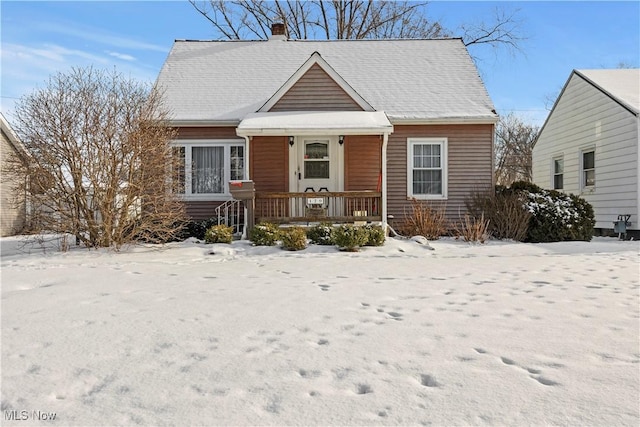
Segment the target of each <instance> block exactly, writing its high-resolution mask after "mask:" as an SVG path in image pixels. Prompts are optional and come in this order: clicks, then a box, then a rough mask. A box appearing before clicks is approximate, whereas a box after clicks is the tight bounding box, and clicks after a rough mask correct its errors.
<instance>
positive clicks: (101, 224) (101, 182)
mask: <svg viewBox="0 0 640 427" xmlns="http://www.w3.org/2000/svg"><path fill="white" fill-rule="evenodd" d="M167 117H168V116H167V112H166V111H165V110H164V109H163V106H162V96H161V93H160V92H159V91H158V90H155V89H154V88H151V87H149V86H148V85H146V84H142V83H138V82H136V81H134V80H131V79H128V78H125V77H124V76H123V75H122V74H119V73H117V72H116V71H115V70H114V71H112V72H107V71H101V70H96V69H93V68H85V69H72V70H71V71H70V72H68V73H66V74H65V73H58V74H56V75H53V76H52V77H50V78H49V81H48V84H47V85H46V87H44V88H42V89H38V90H36V91H34V92H32V93H31V94H29V95H26V96H24V97H23V98H21V99H20V100H19V101H18V103H17V104H16V108H15V126H14V127H15V130H16V133H17V134H18V135H19V136H20V138H21V140H22V141H23V143H24V145H25V148H26V149H27V151H28V152H29V153H30V155H31V158H30V162H29V164H28V165H27V166H26V169H25V166H23V165H22V164H21V163H19V162H17V161H11V162H9V166H8V167H7V168H5V169H6V170H3V174H4V173H11V174H18V175H20V174H25V173H27V174H28V176H29V177H30V179H29V182H28V184H26V185H25V188H24V190H25V191H26V193H27V195H28V197H29V198H30V200H32V203H31V204H32V206H33V209H34V210H35V211H34V216H35V218H34V222H35V225H36V226H37V227H38V228H39V230H40V231H47V232H55V233H71V234H73V235H75V236H76V238H77V239H78V240H79V241H80V242H82V243H83V244H85V245H87V246H89V247H115V248H119V247H120V246H121V245H122V244H125V243H128V242H132V241H134V240H138V239H142V240H145V241H162V240H167V239H170V238H171V237H172V236H173V235H174V234H175V233H176V232H177V231H178V230H179V229H180V228H181V226H182V221H183V220H184V218H185V213H184V207H183V205H182V203H181V201H180V200H178V199H177V198H176V196H175V194H176V193H177V192H174V191H173V188H171V187H172V185H174V184H173V183H179V180H178V179H176V180H172V179H171V176H170V173H172V171H178V170H179V168H178V167H173V165H174V162H175V161H178V160H179V159H177V158H176V156H174V155H173V153H172V150H171V147H170V145H169V143H170V141H171V139H173V137H174V136H175V131H174V130H173V129H172V128H170V127H169V126H168V125H167V124H168V122H167Z"/></svg>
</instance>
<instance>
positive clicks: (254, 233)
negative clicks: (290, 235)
mask: <svg viewBox="0 0 640 427" xmlns="http://www.w3.org/2000/svg"><path fill="white" fill-rule="evenodd" d="M249 240H251V242H253V244H254V245H256V246H274V245H275V244H276V243H277V242H278V240H280V228H279V227H278V225H277V224H272V223H270V222H261V223H260V224H258V225H256V226H254V227H253V229H252V230H251V233H250V235H249Z"/></svg>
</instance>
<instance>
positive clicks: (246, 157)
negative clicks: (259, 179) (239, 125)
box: [242, 136, 256, 239]
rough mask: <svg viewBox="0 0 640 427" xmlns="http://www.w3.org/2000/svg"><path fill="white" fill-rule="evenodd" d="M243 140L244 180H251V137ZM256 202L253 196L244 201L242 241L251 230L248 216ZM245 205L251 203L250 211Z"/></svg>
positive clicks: (251, 225)
mask: <svg viewBox="0 0 640 427" xmlns="http://www.w3.org/2000/svg"><path fill="white" fill-rule="evenodd" d="M244 140H245V144H244V179H245V180H247V181H248V180H250V179H251V171H250V170H249V165H250V164H251V163H250V162H249V160H250V158H249V151H250V149H249V144H250V142H251V137H250V136H245V137H244ZM255 201H256V197H255V195H254V196H253V198H252V199H251V200H250V201H249V200H245V202H244V228H243V230H242V239H248V238H249V227H251V228H253V224H254V222H255V219H254V218H249V215H251V216H253V215H254V214H255V213H254V212H255V211H254V206H255V203H256V202H255ZM247 203H251V209H249V208H247Z"/></svg>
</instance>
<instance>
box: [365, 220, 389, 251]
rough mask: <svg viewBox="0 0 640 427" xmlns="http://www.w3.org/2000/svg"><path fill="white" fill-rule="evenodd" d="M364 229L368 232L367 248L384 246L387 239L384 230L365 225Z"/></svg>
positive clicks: (379, 227)
mask: <svg viewBox="0 0 640 427" xmlns="http://www.w3.org/2000/svg"><path fill="white" fill-rule="evenodd" d="M362 228H363V229H364V230H366V232H367V243H365V244H364V245H365V246H382V245H384V239H385V237H386V235H385V231H384V229H383V228H382V227H381V226H379V225H369V224H367V225H363V226H362Z"/></svg>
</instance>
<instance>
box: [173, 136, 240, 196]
mask: <svg viewBox="0 0 640 427" xmlns="http://www.w3.org/2000/svg"><path fill="white" fill-rule="evenodd" d="M171 146H172V147H185V159H184V162H185V165H184V182H185V190H184V193H180V194H178V196H180V197H181V198H182V200H184V201H185V202H189V201H225V200H229V199H230V198H231V193H230V192H229V180H230V179H231V147H232V146H241V147H243V157H244V176H245V177H246V176H247V169H248V167H249V165H248V163H247V158H248V156H247V152H248V148H247V145H246V143H245V140H244V139H176V140H173V141H171ZM194 147H223V148H224V154H223V155H224V174H225V176H224V177H223V189H224V191H223V192H222V193H204V194H203V193H195V194H194V193H192V188H191V181H192V173H193V172H192V169H191V167H189V165H190V164H191V159H192V151H191V149H192V148H194Z"/></svg>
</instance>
